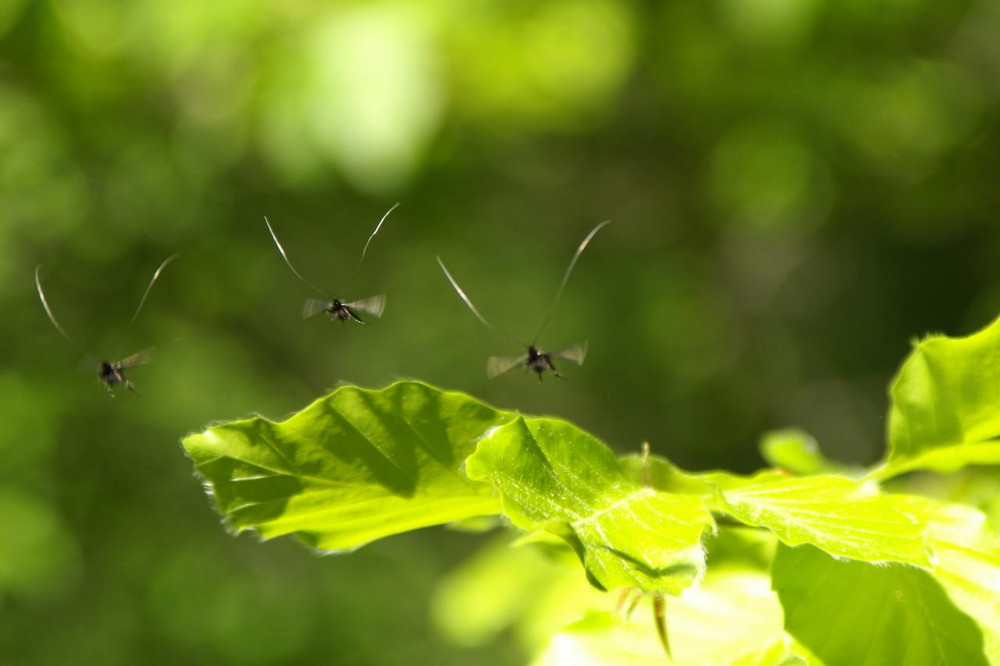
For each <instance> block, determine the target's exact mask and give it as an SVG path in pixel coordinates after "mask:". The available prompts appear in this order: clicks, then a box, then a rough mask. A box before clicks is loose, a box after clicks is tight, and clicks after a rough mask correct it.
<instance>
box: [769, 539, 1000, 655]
mask: <svg viewBox="0 0 1000 666" xmlns="http://www.w3.org/2000/svg"><path fill="white" fill-rule="evenodd" d="M772 581H773V583H772V584H773V586H774V589H775V591H776V592H777V593H778V598H779V599H780V600H781V605H782V606H783V607H784V611H785V630H786V631H788V632H789V633H790V634H791V635H792V636H794V637H795V638H796V639H797V640H798V641H799V642H800V643H802V645H804V646H805V647H806V648H807V649H809V650H810V651H811V652H813V653H814V654H815V655H816V656H817V657H818V658H819V659H821V660H823V661H824V662H825V663H827V664H831V665H832V664H886V665H895V664H906V665H907V666H924V665H925V664H926V665H927V666H941V665H945V666H948V665H954V666H980V665H984V666H985V664H987V663H988V662H987V660H986V656H985V655H984V653H983V635H982V632H981V631H980V628H979V626H978V625H977V624H976V622H974V621H973V619H972V618H971V617H969V616H968V615H966V614H965V613H964V612H962V611H961V610H959V609H958V608H957V607H956V606H955V604H954V603H953V602H952V600H951V599H950V598H949V596H948V594H946V593H945V590H944V589H943V588H942V586H941V584H940V583H939V582H938V581H937V580H936V579H935V577H934V576H933V575H932V574H930V573H929V572H927V571H924V570H922V569H917V568H915V567H910V566H905V565H902V564H896V563H892V564H886V565H880V566H875V565H872V564H868V563H865V562H858V561H855V560H838V559H835V558H833V557H830V556H829V555H827V554H826V553H824V552H823V551H821V550H819V549H818V548H814V547H813V546H800V547H798V548H790V547H788V546H784V545H779V546H778V552H777V554H776V556H775V559H774V566H773V568H772Z"/></svg>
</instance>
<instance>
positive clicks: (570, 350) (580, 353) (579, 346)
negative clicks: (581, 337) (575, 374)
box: [552, 342, 587, 365]
mask: <svg viewBox="0 0 1000 666" xmlns="http://www.w3.org/2000/svg"><path fill="white" fill-rule="evenodd" d="M552 355H553V356H555V357H556V358H561V359H565V360H567V361H570V362H571V363H576V364H577V365H583V360H584V359H585V358H587V343H586V342H578V343H576V344H575V345H572V346H571V347H567V348H566V349H560V350H559V351H557V352H553V354H552Z"/></svg>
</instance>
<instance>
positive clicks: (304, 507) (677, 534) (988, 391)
mask: <svg viewBox="0 0 1000 666" xmlns="http://www.w3.org/2000/svg"><path fill="white" fill-rule="evenodd" d="M891 399H892V404H891V410H890V417H889V442H888V451H887V454H886V456H885V459H884V460H883V461H882V462H881V463H880V464H879V465H877V466H876V467H875V468H874V469H873V470H857V471H852V470H847V469H844V468H842V467H839V466H837V465H835V464H832V463H830V462H829V461H826V460H825V459H823V458H822V457H821V456H820V455H819V453H818V452H817V451H816V448H815V444H814V443H813V442H811V440H809V439H808V437H806V436H805V435H803V434H801V433H796V432H794V431H789V432H784V433H775V434H773V435H771V436H769V437H768V438H766V439H765V441H764V443H763V446H762V450H763V453H764V455H765V457H766V458H767V459H768V461H769V462H770V463H772V465H773V466H772V467H771V468H770V469H768V470H765V471H762V472H760V473H758V474H756V475H752V476H739V475H735V474H730V473H727V472H721V471H720V472H708V473H700V474H693V473H689V472H685V471H682V470H680V469H678V468H677V467H675V466H674V465H672V464H671V463H670V462H669V461H668V460H666V459H663V458H659V457H655V456H638V455H632V456H626V457H624V458H618V457H617V456H616V455H615V454H614V453H613V452H612V451H611V449H609V448H608V447H607V446H605V445H604V444H602V443H601V442H599V441H598V440H597V439H595V438H594V437H592V436H591V435H589V434H587V433H585V432H583V431H582V430H580V429H578V428H576V427H575V426H573V425H571V424H569V423H567V422H565V421H561V420H558V419H552V418H528V417H524V416H521V415H519V414H516V413H513V412H509V411H503V410H498V409H495V408H492V407H490V406H488V405H485V404H483V403H481V402H479V401H477V400H475V399H473V398H471V397H469V396H466V395H463V394H460V393H454V392H446V391H441V390H439V389H436V388H433V387H431V386H428V385H426V384H422V383H418V382H399V383H397V384H394V385H392V386H390V387H388V388H386V389H383V390H380V391H370V390H364V389H359V388H355V387H344V388H340V389H338V390H336V391H334V392H333V393H332V394H330V395H328V396H326V397H324V398H321V399H319V400H317V401H316V402H315V403H313V404H312V405H310V406H309V407H307V408H306V409H304V410H303V411H301V412H299V413H298V414H296V415H295V416H293V417H291V418H290V419H288V420H286V421H284V422H282V423H273V422H271V421H268V420H266V419H263V418H254V419H249V420H243V421H236V422H231V423H224V424H221V425H216V426H213V427H211V428H209V429H207V430H206V431H205V432H203V433H200V434H194V435H191V436H189V437H187V438H186V439H185V440H184V447H185V449H186V450H187V452H188V454H189V455H190V456H191V458H192V459H193V461H194V462H195V464H196V466H197V468H198V471H199V472H200V474H201V475H202V476H203V477H204V479H205V481H206V483H207V485H208V487H209V488H210V490H211V491H212V493H213V495H214V497H215V500H216V503H217V505H218V508H219V509H220V511H221V512H222V514H223V515H224V517H225V519H226V521H227V522H228V524H229V525H230V526H231V527H232V528H233V529H234V530H237V531H241V530H247V529H251V530H255V531H256V532H258V533H259V534H260V535H262V536H263V537H265V538H271V537H275V536H280V535H286V534H293V535H295V536H297V537H298V538H300V539H301V540H303V541H305V542H306V543H308V544H310V545H312V546H315V547H316V548H319V549H323V550H327V551H340V550H349V549H353V548H357V547H360V546H362V545H364V544H366V543H368V542H371V541H373V540H375V539H379V538H382V537H385V536H389V535H392V534H397V533H400V532H403V531H407V530H413V529H417V528H421V527H427V526H431V525H439V524H444V523H450V522H455V521H460V520H463V519H471V518H476V517H481V516H496V515H499V516H503V517H504V518H505V519H506V521H507V522H508V524H510V525H512V526H514V527H516V528H519V529H520V530H523V531H526V532H528V533H529V534H531V535H533V538H534V539H536V540H543V541H548V542H551V541H552V540H553V539H555V540H558V541H559V542H560V543H562V544H564V546H565V547H566V548H567V549H569V550H571V551H572V552H573V553H574V554H575V556H576V558H577V559H578V561H579V562H581V563H582V565H583V568H584V571H585V573H586V576H587V579H588V580H589V581H590V583H591V584H592V585H593V586H594V587H595V588H597V589H600V590H611V589H615V588H632V589H636V590H639V591H641V592H645V593H651V594H662V593H667V594H669V595H679V596H678V597H676V598H675V597H673V596H672V597H671V599H674V600H673V601H671V602H670V603H669V607H670V608H671V612H672V615H671V617H672V618H673V619H672V620H671V622H670V625H669V626H670V631H671V633H672V634H674V635H677V636H683V637H686V638H687V640H686V641H685V640H684V639H683V638H682V639H681V640H680V641H679V642H678V641H677V640H675V641H673V642H674V645H675V649H674V651H673V655H672V657H673V658H674V660H675V661H676V662H677V663H710V662H706V661H705V660H706V659H709V660H711V661H716V662H719V663H743V664H764V663H769V664H770V663H815V664H824V663H825V664H853V663H870V664H881V663H885V664H894V663H907V664H924V663H928V664H931V663H933V664H987V663H1000V540H998V539H997V537H996V535H995V534H994V532H993V531H992V530H991V529H990V528H989V527H988V522H987V520H986V516H985V515H984V514H983V513H982V512H980V511H979V510H978V509H977V508H976V507H973V506H970V505H966V504H952V503H946V502H942V501H940V500H935V499H931V498H929V497H923V496H918V495H912V494H902V493H891V492H887V491H886V490H885V489H884V487H883V484H885V482H886V481H887V480H890V479H893V478H894V477H898V476H899V475H901V474H903V473H905V472H912V471H914V470H921V469H925V470H932V471H934V472H938V473H943V472H954V471H956V470H960V469H962V468H963V467H966V466H968V465H972V464H976V465H993V464H996V463H998V462H1000V321H998V322H994V324H992V325H991V326H989V327H988V328H986V329H985V330H983V331H981V332H979V333H977V334H975V335H972V336H970V337H967V338H961V339H952V338H947V337H944V336H932V337H930V338H928V339H926V340H924V341H922V342H920V343H919V344H917V345H916V346H915V348H914V350H913V352H912V354H911V355H910V357H909V358H908V359H907V361H906V362H905V364H904V365H903V368H902V369H901V371H900V373H899V375H898V377H897V378H896V380H895V381H894V383H893V385H892V388H891ZM746 534H753V535H755V536H753V539H755V540H756V543H758V544H763V551H762V552H764V553H765V554H764V555H763V557H762V559H761V560H760V561H759V562H757V564H756V565H754V566H747V565H746V562H745V561H744V562H743V565H741V566H735V567H734V566H732V564H733V562H739V561H740V557H742V556H738V557H735V558H733V557H727V555H726V548H725V544H727V543H730V544H731V543H732V540H733V539H734V538H737V537H739V538H746ZM739 535H742V536H739ZM730 550H731V551H732V552H738V551H739V550H740V548H730ZM744 559H745V558H744ZM762 581H763V582H764V586H763V587H761V582H762ZM768 581H769V586H768V584H767V583H768ZM747 599H751V600H752V602H749V603H750V606H751V607H752V608H753V610H752V611H748V610H747V609H746V608H745V606H746V605H747V603H748V602H747ZM748 613H749V614H748ZM675 616H676V617H675ZM762 623H763V624H762ZM713 625H717V629H718V631H719V632H721V633H720V636H722V637H721V638H719V637H718V636H716V638H717V639H718V640H710V639H707V638H706V633H710V632H706V627H712V626H713ZM679 626H680V627H685V629H684V630H683V631H681V630H679V629H678V627H679ZM747 626H754V627H756V629H755V630H754V631H752V632H747V631H743V632H741V631H740V630H739V628H740V627H747ZM762 627H765V628H762ZM632 631H640V632H641V631H642V630H641V629H638V630H637V629H636V628H635V627H634V626H630V625H629V624H628V623H627V622H622V621H619V620H618V619H616V618H613V617H611V615H609V614H608V613H606V612H603V613H602V612H601V611H599V610H598V611H595V612H591V613H589V614H586V615H581V619H580V620H579V621H578V622H576V623H574V624H572V625H570V626H568V627H566V628H565V629H564V631H562V632H561V633H559V634H558V635H557V636H556V637H555V639H553V640H552V641H551V643H550V644H549V645H548V647H547V648H546V649H544V650H542V651H541V652H540V656H539V658H538V663H542V664H562V663H595V664H599V663H600V664H603V663H646V662H647V661H648V662H649V663H659V662H661V661H662V659H663V654H662V652H661V651H659V650H658V649H657V648H655V647H649V646H648V645H647V648H648V649H647V648H642V647H641V646H642V645H644V643H643V641H644V640H646V641H648V639H649V637H650V634H649V633H648V632H646V633H645V634H643V635H642V636H633V635H631V634H630V633H629V632H632ZM709 649H710V650H714V652H706V650H709ZM581 655H589V656H588V657H587V659H588V660H589V661H581V660H580V659H581Z"/></svg>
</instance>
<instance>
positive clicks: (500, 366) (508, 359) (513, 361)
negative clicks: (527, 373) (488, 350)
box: [486, 354, 528, 379]
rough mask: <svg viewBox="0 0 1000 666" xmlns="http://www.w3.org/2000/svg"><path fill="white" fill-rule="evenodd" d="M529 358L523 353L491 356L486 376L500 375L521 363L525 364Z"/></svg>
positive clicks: (487, 364)
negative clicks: (519, 354)
mask: <svg viewBox="0 0 1000 666" xmlns="http://www.w3.org/2000/svg"><path fill="white" fill-rule="evenodd" d="M527 359H528V357H527V356H525V355H523V354H522V355H521V356H490V358H489V360H488V361H486V376H487V377H489V378H490V379H493V378H494V377H499V376H500V375H502V374H503V373H505V372H508V371H510V370H511V369H513V368H515V367H517V366H519V365H524V363H525V361H527Z"/></svg>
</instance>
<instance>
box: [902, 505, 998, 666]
mask: <svg viewBox="0 0 1000 666" xmlns="http://www.w3.org/2000/svg"><path fill="white" fill-rule="evenodd" d="M893 502H894V503H895V504H896V506H898V507H899V508H900V510H902V511H907V512H909V513H912V514H915V515H923V516H928V524H929V528H930V529H929V534H930V539H931V543H932V544H933V546H934V550H935V552H936V553H937V555H938V560H937V562H936V563H935V565H934V568H933V570H932V571H933V573H934V574H935V576H937V579H938V581H940V582H941V584H942V585H944V589H945V590H947V592H948V595H949V596H950V597H951V599H952V601H953V602H954V603H955V605H956V606H958V607H959V608H961V609H962V610H963V611H965V612H966V613H968V614H969V615H970V616H972V618H973V619H975V620H976V621H977V622H978V623H979V626H980V627H981V628H982V630H983V637H984V640H985V643H986V655H987V656H988V657H989V658H990V660H991V662H993V663H1000V539H998V537H997V535H996V534H995V533H994V532H993V531H992V530H990V529H989V527H988V526H987V521H986V516H985V515H984V514H983V513H982V512H980V511H977V510H976V509H973V508H972V507H970V506H965V505H961V504H945V503H942V502H936V501H934V500H931V499H928V498H926V497H917V496H912V495H910V496H900V495H897V496H894V497H893Z"/></svg>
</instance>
